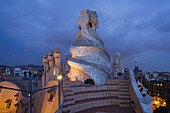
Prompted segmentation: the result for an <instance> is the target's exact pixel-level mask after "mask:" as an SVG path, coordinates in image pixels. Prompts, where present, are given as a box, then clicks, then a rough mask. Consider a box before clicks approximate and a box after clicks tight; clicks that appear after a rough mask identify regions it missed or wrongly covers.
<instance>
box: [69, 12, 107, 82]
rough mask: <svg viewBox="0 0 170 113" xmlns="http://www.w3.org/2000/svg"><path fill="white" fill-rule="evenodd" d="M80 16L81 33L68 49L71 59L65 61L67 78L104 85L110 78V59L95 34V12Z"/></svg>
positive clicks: (84, 13) (83, 13)
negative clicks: (67, 68) (68, 69)
mask: <svg viewBox="0 0 170 113" xmlns="http://www.w3.org/2000/svg"><path fill="white" fill-rule="evenodd" d="M80 14H81V16H80V17H78V25H79V29H80V30H81V31H80V32H78V33H77V34H76V36H75V39H74V43H73V44H72V45H71V47H70V52H71V54H72V58H70V59H69V60H68V61H67V62H68V64H69V65H70V67H71V70H70V73H69V74H68V77H69V78H70V79H72V80H79V81H82V82H85V81H86V80H92V81H93V82H94V83H95V84H97V85H100V84H104V83H105V80H106V79H108V78H109V77H110V75H109V69H110V57H109V54H108V52H107V49H106V48H105V47H104V43H103V41H102V40H101V39H100V37H99V36H98V35H97V34H96V28H97V15H96V12H95V11H90V10H84V11H81V12H80Z"/></svg>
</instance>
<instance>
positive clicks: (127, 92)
mask: <svg viewBox="0 0 170 113" xmlns="http://www.w3.org/2000/svg"><path fill="white" fill-rule="evenodd" d="M119 94H120V95H123V94H127V95H130V92H129V91H125V92H122V91H119Z"/></svg>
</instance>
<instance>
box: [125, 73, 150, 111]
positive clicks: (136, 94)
mask: <svg viewBox="0 0 170 113" xmlns="http://www.w3.org/2000/svg"><path fill="white" fill-rule="evenodd" d="M127 74H128V75H129V80H130V93H131V98H132V100H133V101H134V105H135V106H134V110H135V111H136V113H152V105H150V104H152V100H153V98H152V97H150V96H149V95H146V96H145V97H143V96H142V94H141V92H140V91H139V89H138V85H137V82H136V79H135V76H134V73H133V72H132V71H130V72H128V73H127Z"/></svg>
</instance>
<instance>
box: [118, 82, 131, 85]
mask: <svg viewBox="0 0 170 113" xmlns="http://www.w3.org/2000/svg"><path fill="white" fill-rule="evenodd" d="M119 85H129V82H120V83H119Z"/></svg>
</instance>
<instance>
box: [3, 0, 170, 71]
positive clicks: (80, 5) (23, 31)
mask: <svg viewBox="0 0 170 113" xmlns="http://www.w3.org/2000/svg"><path fill="white" fill-rule="evenodd" d="M85 9H90V10H94V11H97V15H98V24H99V29H98V30H97V33H98V35H99V36H100V37H101V39H102V40H103V41H104V44H105V47H106V48H107V49H108V51H109V54H110V57H111V59H112V58H113V55H114V53H115V52H116V51H119V52H120V53H121V58H122V59H123V60H124V63H125V66H126V67H128V68H130V69H132V68H133V66H134V65H135V63H136V64H137V65H139V67H140V68H142V69H143V70H144V71H154V70H157V71H170V1H169V0H140V1H139V0H110V1H109V0H84V1H82V0H1V1H0V64H5V65H22V64H42V57H43V55H44V54H45V53H48V52H49V51H50V50H54V49H55V48H56V47H58V48H59V49H60V50H61V52H62V60H65V56H66V55H68V54H70V52H69V47H70V45H71V44H72V43H73V40H74V36H75V34H76V32H78V31H79V29H78V25H77V17H78V16H80V11H82V10H85Z"/></svg>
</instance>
